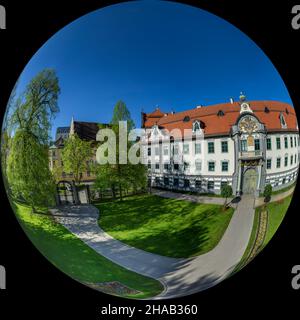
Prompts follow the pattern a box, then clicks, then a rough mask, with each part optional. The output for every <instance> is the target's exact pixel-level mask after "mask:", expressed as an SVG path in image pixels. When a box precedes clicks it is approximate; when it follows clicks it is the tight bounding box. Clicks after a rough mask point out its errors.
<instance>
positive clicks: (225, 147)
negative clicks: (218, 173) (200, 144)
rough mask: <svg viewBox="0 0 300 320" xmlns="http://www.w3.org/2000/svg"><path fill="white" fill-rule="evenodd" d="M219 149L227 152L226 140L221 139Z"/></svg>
mask: <svg viewBox="0 0 300 320" xmlns="http://www.w3.org/2000/svg"><path fill="white" fill-rule="evenodd" d="M221 151H222V153H227V152H228V141H221Z"/></svg>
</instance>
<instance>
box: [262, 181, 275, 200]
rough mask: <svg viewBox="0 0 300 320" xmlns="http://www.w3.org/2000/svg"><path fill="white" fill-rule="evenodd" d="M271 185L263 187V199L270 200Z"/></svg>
mask: <svg viewBox="0 0 300 320" xmlns="http://www.w3.org/2000/svg"><path fill="white" fill-rule="evenodd" d="M272 189H273V188H272V185H270V184H267V185H266V186H265V189H264V197H265V198H266V199H269V198H271V195H272Z"/></svg>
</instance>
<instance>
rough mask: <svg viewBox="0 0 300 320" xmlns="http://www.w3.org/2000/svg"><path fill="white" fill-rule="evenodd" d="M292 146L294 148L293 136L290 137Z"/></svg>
mask: <svg viewBox="0 0 300 320" xmlns="http://www.w3.org/2000/svg"><path fill="white" fill-rule="evenodd" d="M290 142H291V148H293V137H290Z"/></svg>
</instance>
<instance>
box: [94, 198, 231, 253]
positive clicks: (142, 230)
mask: <svg viewBox="0 0 300 320" xmlns="http://www.w3.org/2000/svg"><path fill="white" fill-rule="evenodd" d="M97 207H98V208H99V209H100V219H99V223H100V226H101V228H103V229H104V230H105V231H106V232H108V233H110V234H111V235H112V236H113V237H115V238H116V239H118V240H120V241H123V242H125V243H127V244H128V245H130V246H133V247H136V248H140V249H143V250H145V251H149V252H153V253H158V254H161V255H164V256H170V257H175V258H182V257H190V256H194V255H199V254H203V253H206V252H208V251H210V250H212V249H213V248H214V247H215V246H216V245H217V243H218V242H219V241H220V239H221V237H222V235H223V233H224V232H225V230H226V228H227V226H228V224H229V222H230V219H231V216H232V213H233V210H232V209H228V211H226V212H224V211H222V206H219V205H212V204H197V203H192V202H189V201H183V200H176V199H166V198H160V197H158V196H140V197H133V198H131V199H127V200H125V201H123V202H111V203H101V204H98V205H97Z"/></svg>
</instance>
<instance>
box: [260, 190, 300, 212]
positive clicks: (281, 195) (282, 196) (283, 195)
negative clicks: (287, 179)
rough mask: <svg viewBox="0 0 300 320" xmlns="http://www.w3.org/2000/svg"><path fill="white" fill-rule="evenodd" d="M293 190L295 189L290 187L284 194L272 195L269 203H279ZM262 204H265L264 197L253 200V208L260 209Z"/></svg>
mask: <svg viewBox="0 0 300 320" xmlns="http://www.w3.org/2000/svg"><path fill="white" fill-rule="evenodd" d="M294 190H295V187H291V188H290V189H288V190H287V191H285V192H282V193H278V194H274V195H272V196H271V200H270V201H269V202H275V201H280V200H282V199H284V198H286V197H288V196H289V195H291V194H292V193H293V192H294ZM264 204H265V198H264V197H260V198H257V199H256V200H255V207H260V206H262V205H264Z"/></svg>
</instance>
